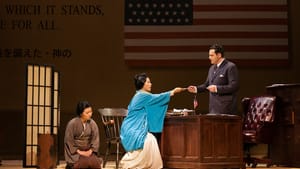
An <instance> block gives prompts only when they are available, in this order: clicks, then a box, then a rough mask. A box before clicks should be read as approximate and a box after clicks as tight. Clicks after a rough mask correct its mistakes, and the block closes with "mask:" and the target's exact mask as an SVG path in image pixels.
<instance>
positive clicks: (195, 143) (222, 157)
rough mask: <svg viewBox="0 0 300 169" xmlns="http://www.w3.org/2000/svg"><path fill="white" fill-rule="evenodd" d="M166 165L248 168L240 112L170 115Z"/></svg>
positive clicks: (164, 135) (163, 150)
mask: <svg viewBox="0 0 300 169" xmlns="http://www.w3.org/2000/svg"><path fill="white" fill-rule="evenodd" d="M161 154H162V158H163V162H164V167H165V168H197V169H218V168H222V169H223V168H244V167H245V165H244V163H243V147H242V119H241V118H240V117H238V116H222V115H214V116H213V115H190V116H171V117H166V119H165V124H164V130H163V133H162V140H161Z"/></svg>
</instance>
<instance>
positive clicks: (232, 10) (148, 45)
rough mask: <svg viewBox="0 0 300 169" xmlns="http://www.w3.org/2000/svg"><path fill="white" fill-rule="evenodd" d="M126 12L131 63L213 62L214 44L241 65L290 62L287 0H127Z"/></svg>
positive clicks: (127, 55)
mask: <svg viewBox="0 0 300 169" xmlns="http://www.w3.org/2000/svg"><path fill="white" fill-rule="evenodd" d="M124 12H125V13H124V16H125V17H124V58H125V61H126V62H127V63H128V64H129V65H135V66H157V65H161V66H170V65H171V66H172V65H195V66H196V65H209V63H210V62H209V61H208V48H209V46H210V45H211V44H214V43H219V44H222V45H223V46H224V48H225V57H226V58H228V59H230V60H232V61H234V62H236V63H237V64H238V65H240V66H243V65H245V66H282V65H285V66H286V65H288V63H289V48H288V0H125V4H124Z"/></svg>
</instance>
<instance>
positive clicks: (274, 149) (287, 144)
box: [266, 84, 300, 167]
mask: <svg viewBox="0 0 300 169" xmlns="http://www.w3.org/2000/svg"><path fill="white" fill-rule="evenodd" d="M266 89H267V93H268V94H270V95H274V96H276V98H277V103H276V114H275V128H274V136H273V137H274V138H275V139H273V142H272V144H271V145H270V157H271V159H272V162H273V164H277V165H284V166H289V167H300V84H277V85H272V86H267V87H266Z"/></svg>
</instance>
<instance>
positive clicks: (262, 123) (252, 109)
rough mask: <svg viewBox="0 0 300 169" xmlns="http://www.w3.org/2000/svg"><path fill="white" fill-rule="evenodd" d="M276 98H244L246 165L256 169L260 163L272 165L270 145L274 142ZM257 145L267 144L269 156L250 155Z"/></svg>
mask: <svg viewBox="0 0 300 169" xmlns="http://www.w3.org/2000/svg"><path fill="white" fill-rule="evenodd" d="M275 102H276V97H275V96H258V97H252V98H243V99H242V106H243V110H244V123H243V141H244V150H245V153H246V157H245V158H244V162H245V164H246V165H248V166H250V164H252V166H251V167H252V168H255V167H256V165H257V164H258V163H263V164H266V165H267V167H270V166H271V165H272V161H271V159H270V158H269V144H270V143H271V142H272V135H273V134H272V131H273V126H274V119H275ZM257 144H267V145H268V152H267V153H268V154H267V157H264V158H255V157H252V156H251V154H250V148H251V147H253V146H255V145H257Z"/></svg>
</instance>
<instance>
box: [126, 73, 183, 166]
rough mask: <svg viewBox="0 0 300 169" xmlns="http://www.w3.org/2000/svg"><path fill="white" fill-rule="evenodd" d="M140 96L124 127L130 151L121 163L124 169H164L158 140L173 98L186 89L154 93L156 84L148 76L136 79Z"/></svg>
mask: <svg viewBox="0 0 300 169" xmlns="http://www.w3.org/2000/svg"><path fill="white" fill-rule="evenodd" d="M134 83H135V87H136V93H135V95H134V97H133V98H132V99H131V102H130V104H129V105H128V115H127V117H126V118H125V119H124V121H123V123H122V126H121V142H122V145H123V147H124V149H125V150H126V152H127V153H126V154H125V155H124V156H123V158H122V160H121V162H120V164H121V166H122V168H124V169H133V168H134V169H136V168H139V169H141V168H143V169H144V168H149V169H150V168H151V169H159V168H163V163H162V159H161V155H160V151H159V146H158V143H157V140H156V138H155V137H154V135H153V134H152V133H161V132H162V129H163V124H164V118H165V114H166V112H167V109H168V103H169V102H170V97H171V96H173V95H174V94H176V93H179V92H182V91H184V90H185V88H180V87H177V88H175V89H173V90H171V91H167V92H163V93H160V94H152V93H151V87H152V83H151V81H150V78H149V77H147V75H146V74H145V73H141V74H138V75H136V76H135V78H134Z"/></svg>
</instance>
